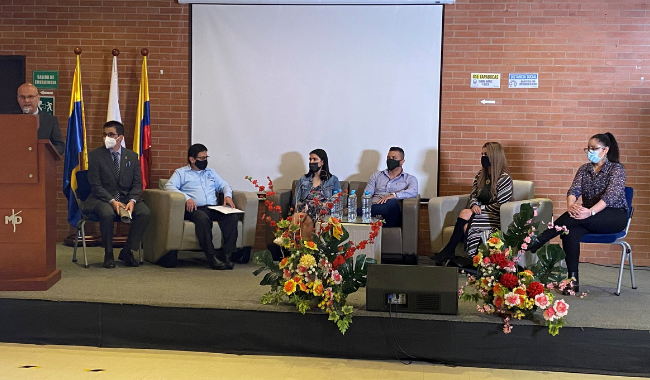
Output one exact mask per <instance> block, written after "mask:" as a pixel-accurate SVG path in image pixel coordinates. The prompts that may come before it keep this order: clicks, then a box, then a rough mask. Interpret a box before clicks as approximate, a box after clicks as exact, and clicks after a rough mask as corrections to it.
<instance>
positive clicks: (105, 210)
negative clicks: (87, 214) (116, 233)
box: [92, 201, 151, 255]
mask: <svg viewBox="0 0 650 380" xmlns="http://www.w3.org/2000/svg"><path fill="white" fill-rule="evenodd" d="M92 213H93V214H95V215H96V216H97V217H98V218H99V232H100V233H101V235H102V246H103V247H104V253H105V254H106V255H112V254H113V223H115V222H117V221H119V220H120V217H119V215H117V214H116V213H115V210H114V209H113V206H111V205H110V203H106V202H97V204H96V205H95V209H94V210H93V212H92ZM131 217H132V218H133V219H132V220H131V223H130V224H131V226H130V227H129V236H128V237H127V238H126V244H124V248H123V249H124V250H125V251H126V250H131V249H138V248H139V247H140V242H141V241H142V235H143V234H144V230H145V228H147V223H149V219H150V218H151V211H149V207H147V205H146V204H144V202H142V201H139V202H136V203H135V206H134V207H133V212H132V213H131Z"/></svg>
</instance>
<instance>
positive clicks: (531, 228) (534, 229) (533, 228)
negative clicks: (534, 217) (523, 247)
mask: <svg viewBox="0 0 650 380" xmlns="http://www.w3.org/2000/svg"><path fill="white" fill-rule="evenodd" d="M530 230H531V231H537V229H536V228H535V227H534V226H533V227H530ZM529 235H530V236H533V233H532V232H531V233H530V234H529Z"/></svg>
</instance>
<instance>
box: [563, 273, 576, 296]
mask: <svg viewBox="0 0 650 380" xmlns="http://www.w3.org/2000/svg"><path fill="white" fill-rule="evenodd" d="M568 278H574V279H575V280H573V281H571V284H570V285H569V286H567V287H566V288H564V290H563V291H562V294H563V295H565V296H569V295H572V294H571V291H573V295H576V294H578V293H580V281H579V280H578V272H569V276H568Z"/></svg>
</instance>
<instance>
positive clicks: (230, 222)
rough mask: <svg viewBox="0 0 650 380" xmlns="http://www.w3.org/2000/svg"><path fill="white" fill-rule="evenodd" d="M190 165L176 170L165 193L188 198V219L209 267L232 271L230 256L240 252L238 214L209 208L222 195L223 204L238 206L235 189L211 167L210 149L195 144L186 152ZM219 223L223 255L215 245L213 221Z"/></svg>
mask: <svg viewBox="0 0 650 380" xmlns="http://www.w3.org/2000/svg"><path fill="white" fill-rule="evenodd" d="M187 162H188V164H189V165H187V166H184V167H182V168H179V169H176V171H175V172H174V174H172V177H171V178H170V179H169V181H167V184H166V185H165V190H167V191H175V192H177V193H182V194H183V195H185V200H186V201H185V220H189V221H191V222H193V223H194V230H195V231H196V237H197V239H198V240H199V245H200V246H201V249H202V250H203V252H204V253H205V256H206V257H207V258H208V264H209V265H210V268H212V269H217V270H223V269H233V267H234V264H233V263H232V260H231V256H232V254H233V253H235V251H236V250H237V247H236V243H237V221H238V217H237V214H222V213H220V212H219V211H216V210H212V209H209V208H208V206H216V205H217V195H216V193H217V192H219V193H223V195H224V202H223V203H224V205H225V206H229V207H233V208H234V207H235V204H234V203H233V201H232V188H231V187H230V185H228V183H227V182H226V181H224V180H223V179H221V177H219V175H218V174H217V172H215V171H214V169H210V168H208V167H207V166H208V148H206V147H205V145H203V144H194V145H192V146H191V147H190V149H188V151H187ZM213 221H216V222H217V223H218V224H219V228H220V229H221V233H222V235H223V250H222V251H223V252H221V253H220V254H217V251H216V250H215V248H214V244H212V222H213Z"/></svg>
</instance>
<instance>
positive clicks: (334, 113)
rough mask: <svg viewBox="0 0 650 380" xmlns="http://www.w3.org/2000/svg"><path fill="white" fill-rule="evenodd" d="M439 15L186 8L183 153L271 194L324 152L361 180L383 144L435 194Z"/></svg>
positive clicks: (427, 193) (381, 157)
mask: <svg viewBox="0 0 650 380" xmlns="http://www.w3.org/2000/svg"><path fill="white" fill-rule="evenodd" d="M442 11H443V6H441V5H352V6H350V5H217V4H209V5H207V4H194V5H192V53H191V55H192V63H191V64H192V105H191V113H192V114H191V131H192V132H191V133H192V139H191V140H192V143H202V144H204V145H206V146H207V147H208V154H209V155H210V160H209V166H210V167H212V168H214V169H215V170H216V171H217V172H218V173H219V174H220V175H221V177H223V178H224V179H225V180H226V181H228V182H229V183H230V184H231V185H232V186H233V188H234V189H238V190H248V191H253V190H254V188H253V187H252V185H251V184H250V183H248V181H246V180H245V179H244V177H245V176H246V175H250V176H253V177H254V178H258V179H260V180H263V181H262V182H266V181H265V179H266V176H270V177H271V178H272V179H273V180H274V183H275V188H276V189H281V188H290V187H291V182H292V181H293V180H294V179H298V178H299V177H300V176H301V175H302V174H304V173H306V172H307V168H308V155H309V152H310V151H311V150H313V149H316V148H322V149H324V150H325V151H326V152H327V154H328V156H329V163H330V170H331V172H332V173H333V174H335V175H336V176H337V177H338V178H339V180H341V181H344V180H349V181H354V180H360V181H366V180H367V179H368V178H369V177H370V175H371V174H372V173H373V172H375V171H377V170H381V169H384V168H385V167H386V164H385V161H386V154H387V153H388V148H389V147H391V146H400V147H402V148H403V149H404V150H405V153H406V157H405V158H406V162H405V163H404V170H405V171H406V172H407V173H410V174H413V175H415V176H417V178H418V181H419V189H420V194H421V195H422V196H423V197H433V196H436V193H437V180H438V133H439V107H440V99H439V96H440V62H441V44H442Z"/></svg>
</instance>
